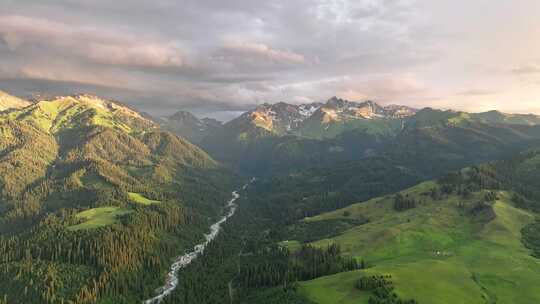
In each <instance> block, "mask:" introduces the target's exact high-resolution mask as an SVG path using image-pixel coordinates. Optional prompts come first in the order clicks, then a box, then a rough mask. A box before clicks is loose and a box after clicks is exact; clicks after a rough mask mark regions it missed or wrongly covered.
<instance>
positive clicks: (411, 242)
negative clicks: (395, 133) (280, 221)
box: [300, 183, 540, 304]
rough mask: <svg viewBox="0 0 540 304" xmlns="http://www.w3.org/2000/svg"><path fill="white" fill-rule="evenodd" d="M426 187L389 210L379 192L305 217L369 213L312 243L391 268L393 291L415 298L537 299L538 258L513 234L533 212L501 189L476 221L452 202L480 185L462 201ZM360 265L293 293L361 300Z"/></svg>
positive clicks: (450, 303) (450, 301)
mask: <svg viewBox="0 0 540 304" xmlns="http://www.w3.org/2000/svg"><path fill="white" fill-rule="evenodd" d="M433 186H434V184H433V183H424V184H421V185H419V186H416V187H414V188H411V189H409V190H406V191H404V192H405V193H409V194H410V195H412V196H415V197H417V199H418V200H420V201H421V203H420V204H419V205H418V207H417V208H415V209H411V210H408V211H405V212H396V211H394V210H393V208H392V199H391V197H386V198H377V199H373V200H370V201H368V202H365V203H361V204H356V205H352V206H350V207H348V208H345V209H342V210H337V211H335V212H331V213H326V214H323V215H321V216H317V217H313V218H308V219H305V220H307V221H318V220H325V219H336V218H341V217H343V211H344V210H348V211H349V213H350V216H349V217H354V216H358V217H359V216H364V217H367V218H369V220H370V222H369V223H367V224H364V225H361V226H357V227H354V228H352V229H350V230H348V231H345V232H344V233H342V234H340V235H338V236H336V237H333V238H331V239H324V240H320V241H317V242H314V243H313V244H314V245H317V246H326V245H327V244H330V243H338V244H340V245H341V247H342V249H343V251H344V253H345V254H348V255H351V256H356V257H361V258H364V259H365V260H366V261H367V262H368V266H371V267H370V268H368V269H367V270H365V272H367V273H369V274H390V275H392V277H393V281H394V283H395V286H396V292H397V293H398V295H399V296H400V297H402V298H405V299H409V298H415V299H417V300H418V301H419V303H430V304H431V303H434V304H455V303H467V304H469V303H470V304H474V303H479V304H480V303H523V304H526V303H540V292H538V286H539V285H540V260H538V259H535V258H533V257H532V256H530V251H529V250H528V249H526V248H525V247H524V246H523V245H522V243H521V240H520V239H521V233H520V230H521V228H522V227H523V226H525V225H527V224H528V223H531V222H532V221H534V215H533V214H531V213H529V212H527V211H524V210H521V209H518V208H515V207H514V206H513V205H512V203H511V201H510V197H511V194H510V193H506V192H500V193H499V200H498V201H496V202H495V203H494V205H493V209H494V212H495V214H496V217H495V218H494V219H493V220H491V221H489V222H486V220H483V221H482V220H481V219H478V218H474V217H473V216H472V215H471V214H470V213H469V212H467V211H466V210H463V209H460V208H458V207H457V206H458V202H463V203H464V204H465V206H467V207H470V206H471V205H472V204H474V203H476V202H478V201H479V200H481V198H482V197H483V195H484V193H483V192H479V193H475V194H474V195H473V196H472V197H471V198H470V199H467V200H464V199H463V198H459V197H457V196H450V197H448V198H447V199H445V200H443V201H433V200H431V198H430V197H429V196H426V195H422V193H425V192H426V190H428V189H429V188H430V187H433ZM465 209H466V208H465ZM361 272H362V271H357V272H350V273H341V274H337V275H334V276H328V277H323V278H319V279H316V280H313V281H309V282H303V283H301V288H300V292H301V293H302V294H303V295H305V296H306V297H307V298H308V299H310V300H312V301H314V302H316V303H320V304H326V303H367V295H365V294H362V293H361V292H360V291H358V290H356V289H355V288H354V284H353V283H354V281H355V280H356V279H357V278H358V277H360V275H361Z"/></svg>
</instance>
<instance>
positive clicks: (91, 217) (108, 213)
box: [68, 207, 133, 231]
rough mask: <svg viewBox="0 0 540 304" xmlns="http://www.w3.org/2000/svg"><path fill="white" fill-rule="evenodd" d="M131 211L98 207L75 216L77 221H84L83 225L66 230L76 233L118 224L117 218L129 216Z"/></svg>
mask: <svg viewBox="0 0 540 304" xmlns="http://www.w3.org/2000/svg"><path fill="white" fill-rule="evenodd" d="M131 212H133V210H129V209H126V208H121V207H99V208H92V209H88V210H85V211H82V212H79V213H77V214H76V215H75V217H76V218H77V219H82V220H84V222H83V223H81V224H77V225H73V226H69V227H68V230H71V231H77V230H82V229H95V228H99V227H105V226H109V225H112V224H115V223H117V222H118V217H119V216H122V215H125V214H129V213H131Z"/></svg>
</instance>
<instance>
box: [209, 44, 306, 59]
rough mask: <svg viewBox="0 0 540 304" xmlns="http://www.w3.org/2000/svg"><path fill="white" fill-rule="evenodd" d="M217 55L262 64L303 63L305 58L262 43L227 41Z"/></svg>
mask: <svg viewBox="0 0 540 304" xmlns="http://www.w3.org/2000/svg"><path fill="white" fill-rule="evenodd" d="M217 57H221V58H223V59H225V60H227V59H233V60H241V61H243V62H250V61H255V62H256V61H260V62H262V63H264V64H303V63H306V58H305V57H304V56H303V55H301V54H298V53H294V52H291V51H288V50H279V49H274V48H271V47H269V46H268V45H266V44H263V43H256V42H227V43H225V45H224V46H223V48H222V49H221V50H220V51H218V55H217Z"/></svg>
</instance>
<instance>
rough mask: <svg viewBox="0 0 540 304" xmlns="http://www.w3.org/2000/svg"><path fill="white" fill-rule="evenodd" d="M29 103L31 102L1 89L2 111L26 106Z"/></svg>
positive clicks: (0, 108)
mask: <svg viewBox="0 0 540 304" xmlns="http://www.w3.org/2000/svg"><path fill="white" fill-rule="evenodd" d="M28 105H30V102H28V101H26V100H23V99H20V98H17V97H15V96H11V95H9V94H7V93H5V92H3V91H0V111H5V110H9V109H19V108H24V107H27V106H28Z"/></svg>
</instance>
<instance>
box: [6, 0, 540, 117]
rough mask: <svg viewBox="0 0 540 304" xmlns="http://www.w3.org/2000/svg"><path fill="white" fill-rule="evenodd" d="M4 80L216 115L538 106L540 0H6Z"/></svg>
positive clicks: (22, 89)
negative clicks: (364, 104)
mask: <svg viewBox="0 0 540 304" xmlns="http://www.w3.org/2000/svg"><path fill="white" fill-rule="evenodd" d="M0 89H1V90H5V91H7V92H9V93H12V94H16V95H19V96H23V97H24V96H28V95H31V94H36V93H42V94H45V95H61V94H74V93H90V94H95V95H99V96H102V97H107V98H115V99H119V100H120V101H122V102H125V103H127V104H129V105H132V106H134V107H137V108H139V109H141V110H143V111H147V112H150V113H152V114H155V115H167V114H172V113H173V112H175V111H176V110H180V109H183V110H189V111H192V112H194V113H196V114H197V115H199V116H207V115H208V116H212V117H218V118H222V119H228V118H230V117H232V116H234V115H237V114H238V113H239V112H241V111H245V110H248V109H250V108H252V107H254V106H255V105H257V104H261V103H265V102H269V103H274V102H279V101H285V102H289V103H305V102H313V101H317V102H321V101H325V100H327V99H329V98H330V97H332V96H338V97H342V98H346V99H349V100H355V101H362V100H366V99H370V100H374V101H377V102H379V103H381V104H403V105H409V106H413V107H418V108H421V107H425V106H431V107H435V108H444V109H447V108H451V109H456V110H464V111H474V112H479V111H485V110H491V109H498V110H501V111H505V112H513V113H537V114H540V1H537V0H474V1H470V0H467V1H465V0H437V1H433V0H417V1H415V0H275V1H274V0H267V1H256V0H227V1H222V0H176V1H173V0H153V1H148V0H115V1H110V0H24V1H21V0H0Z"/></svg>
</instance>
